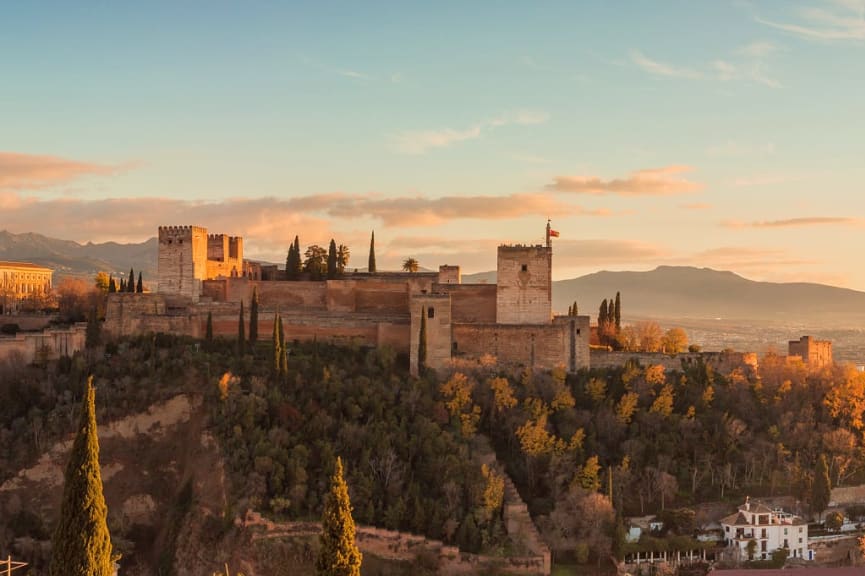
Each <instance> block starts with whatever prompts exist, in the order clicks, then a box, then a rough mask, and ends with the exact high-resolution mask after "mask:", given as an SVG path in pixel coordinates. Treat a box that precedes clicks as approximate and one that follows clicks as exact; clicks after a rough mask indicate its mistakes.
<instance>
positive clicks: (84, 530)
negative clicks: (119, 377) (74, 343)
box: [49, 377, 114, 576]
mask: <svg viewBox="0 0 865 576" xmlns="http://www.w3.org/2000/svg"><path fill="white" fill-rule="evenodd" d="M107 519H108V508H107V507H106V505H105V497H104V496H103V494H102V475H101V472H100V470H99V438H98V436H97V429H96V403H95V391H94V389H93V378H92V377H91V378H89V379H88V380H87V389H86V391H85V394H84V403H83V406H82V408H81V419H80V421H79V425H78V434H77V436H76V437H75V442H74V443H73V445H72V452H71V453H70V455H69V462H68V464H67V465H66V475H65V483H64V487H63V500H62V504H61V508H60V521H59V522H58V524H57V529H56V530H55V532H54V538H53V540H52V546H51V549H52V553H51V565H50V568H49V574H50V575H51V576H111V575H112V574H113V573H114V561H113V559H112V556H111V555H112V547H111V536H110V534H109V533H108V522H107Z"/></svg>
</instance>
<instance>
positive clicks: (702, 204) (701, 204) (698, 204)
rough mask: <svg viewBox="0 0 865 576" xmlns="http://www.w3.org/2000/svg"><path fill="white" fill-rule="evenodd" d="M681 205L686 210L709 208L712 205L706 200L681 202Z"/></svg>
mask: <svg viewBox="0 0 865 576" xmlns="http://www.w3.org/2000/svg"><path fill="white" fill-rule="evenodd" d="M679 207H680V208H683V209H685V210H708V209H709V208H711V207H712V205H711V204H707V203H705V202H693V203H691V204H680V205H679Z"/></svg>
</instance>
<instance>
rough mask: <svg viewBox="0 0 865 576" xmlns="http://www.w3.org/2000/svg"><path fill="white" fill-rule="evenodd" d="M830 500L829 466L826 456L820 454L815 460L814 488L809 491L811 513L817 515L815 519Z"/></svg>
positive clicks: (818, 517)
mask: <svg viewBox="0 0 865 576" xmlns="http://www.w3.org/2000/svg"><path fill="white" fill-rule="evenodd" d="M831 499H832V481H831V480H830V479H829V465H828V464H827V463H826V455H825V454H820V458H819V459H818V460H817V469H816V470H815V471H814V486H813V488H812V489H811V511H812V512H814V513H815V514H817V519H818V520H819V519H820V516H821V515H822V514H823V511H824V510H826V508H827V507H828V506H829V501H830V500H831Z"/></svg>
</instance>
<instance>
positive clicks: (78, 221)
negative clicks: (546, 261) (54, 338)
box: [0, 0, 865, 290]
mask: <svg viewBox="0 0 865 576" xmlns="http://www.w3.org/2000/svg"><path fill="white" fill-rule="evenodd" d="M863 160H865V0H812V1H797V0H779V1H770V0H766V1H753V2H747V1H742V0H731V1H725V0H717V1H708V0H707V1H704V2H693V1H690V0H681V1H660V0H659V1H656V2H637V1H633V2H605V1H600V0H599V1H597V2H590V1H573V0H568V1H562V2H552V1H550V2H544V1H538V2H505V1H501V0H499V1H495V2H492V1H490V2H481V1H478V2H449V1H440V2H400V1H393V2H330V1H320V2H265V1H256V2H228V1H218V0H212V1H206V2H205V1H203V0H182V1H176V0H172V1H156V0H154V1H149V2H107V1H89V0H82V1H80V2H66V1H54V2H48V1H41V0H34V1H31V2H9V3H4V4H3V5H2V6H0V229H6V230H8V231H10V232H15V233H22V232H38V233H42V234H46V235H49V236H52V237H56V238H63V239H69V240H76V241H79V242H86V241H93V242H102V241H109V240H113V241H117V242H139V241H143V240H146V239H147V238H149V237H152V236H155V235H156V232H157V227H158V226H159V225H183V224H194V225H200V226H206V227H207V228H208V229H209V231H211V232H223V233H227V234H231V235H242V236H244V243H245V251H246V255H247V256H248V257H254V258H260V259H266V260H270V261H275V262H276V261H278V262H284V260H285V254H286V252H287V249H288V246H289V243H290V241H291V240H292V239H293V238H294V236H295V235H299V237H300V243H301V245H302V246H303V247H305V246H307V245H309V244H313V243H316V244H322V245H325V246H326V245H327V243H328V242H329V241H330V239H331V238H334V239H335V240H336V242H337V243H343V244H347V245H348V246H349V247H350V248H351V249H352V255H353V257H352V260H351V261H350V262H349V268H352V267H354V266H357V267H364V266H366V260H367V253H368V247H369V237H370V232H371V231H372V230H375V237H376V256H377V262H378V267H379V269H382V268H394V269H395V268H398V267H399V266H400V263H401V262H402V261H403V260H404V259H405V258H408V257H413V258H416V259H417V260H418V261H419V262H420V265H421V266H423V267H426V268H431V269H437V267H438V266H439V265H440V264H459V265H461V267H462V270H463V272H464V273H471V272H479V271H486V270H492V269H495V263H496V246H498V245H499V244H503V243H527V244H533V243H540V242H542V241H543V239H544V227H545V225H546V222H547V219H551V221H552V226H553V228H554V229H556V230H558V231H559V232H560V237H559V238H558V239H556V240H554V278H555V279H564V278H571V277H575V276H579V275H582V274H587V273H591V272H595V271H598V270H650V269H652V268H654V267H656V266H658V265H693V266H700V267H711V268H715V269H721V270H732V271H734V272H737V273H739V274H741V275H743V276H745V277H748V278H752V279H756V280H770V281H782V282H787V281H807V282H822V283H828V284H834V285H839V286H845V287H849V288H854V289H858V290H865V266H862V265H861V255H860V252H859V251H860V249H861V247H862V246H863V241H865V194H862V193H861V192H862V182H863V181H865V161H863Z"/></svg>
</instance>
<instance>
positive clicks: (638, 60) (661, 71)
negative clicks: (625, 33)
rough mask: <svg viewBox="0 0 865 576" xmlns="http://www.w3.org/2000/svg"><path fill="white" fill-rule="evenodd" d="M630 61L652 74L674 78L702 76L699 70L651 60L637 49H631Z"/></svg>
mask: <svg viewBox="0 0 865 576" xmlns="http://www.w3.org/2000/svg"><path fill="white" fill-rule="evenodd" d="M631 62H633V63H634V64H636V65H637V66H639V67H640V68H642V69H643V70H644V71H646V72H648V73H649V74H654V75H656V76H670V77H674V78H691V79H695V78H700V77H701V76H702V74H701V73H700V72H698V71H696V70H691V69H690V68H680V67H678V66H674V65H672V64H668V63H666V62H659V61H658V60H652V59H651V58H649V57H648V56H646V55H645V54H643V53H642V52H640V51H639V50H632V51H631Z"/></svg>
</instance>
